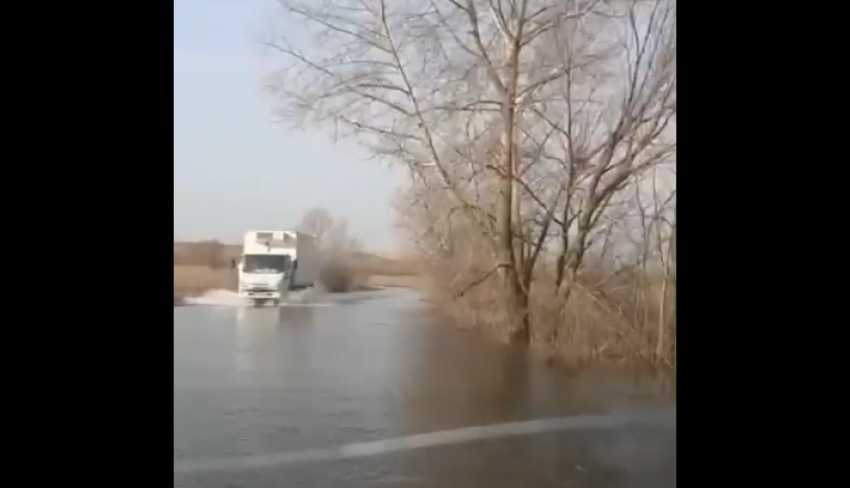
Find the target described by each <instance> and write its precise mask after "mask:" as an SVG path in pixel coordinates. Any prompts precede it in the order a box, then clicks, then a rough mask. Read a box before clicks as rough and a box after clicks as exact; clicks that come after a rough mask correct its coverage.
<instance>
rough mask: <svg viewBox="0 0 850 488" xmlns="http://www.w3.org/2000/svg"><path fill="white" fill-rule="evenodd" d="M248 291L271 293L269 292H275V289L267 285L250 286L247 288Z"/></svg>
mask: <svg viewBox="0 0 850 488" xmlns="http://www.w3.org/2000/svg"><path fill="white" fill-rule="evenodd" d="M248 291H253V292H260V293H271V292H275V291H277V290H275V289H274V288H271V287H268V286H251V287H249V288H248Z"/></svg>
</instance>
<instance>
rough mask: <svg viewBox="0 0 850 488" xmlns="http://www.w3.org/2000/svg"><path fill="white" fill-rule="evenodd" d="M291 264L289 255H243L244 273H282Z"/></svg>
mask: <svg viewBox="0 0 850 488" xmlns="http://www.w3.org/2000/svg"><path fill="white" fill-rule="evenodd" d="M291 266H292V259H291V258H290V257H289V256H281V255H269V254H248V255H246V256H245V257H244V261H243V263H242V271H243V272H244V273H284V272H286V271H289V268H290V267H291Z"/></svg>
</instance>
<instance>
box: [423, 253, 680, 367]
mask: <svg viewBox="0 0 850 488" xmlns="http://www.w3.org/2000/svg"><path fill="white" fill-rule="evenodd" d="M467 259H468V258H467ZM425 269H427V272H426V276H425V277H424V283H425V286H424V292H425V295H426V297H427V298H428V299H429V302H430V303H432V304H433V306H434V309H435V311H437V313H439V314H442V315H443V316H444V317H445V318H446V319H448V320H450V321H451V322H453V323H455V324H458V325H459V326H462V327H469V328H477V329H481V330H483V331H485V332H487V333H488V334H490V335H492V336H494V337H496V338H497V339H500V340H504V341H507V340H508V337H507V335H506V333H507V331H508V329H509V327H508V326H507V322H508V320H509V319H508V311H507V309H506V297H505V296H504V295H503V292H502V290H503V287H501V286H500V285H499V283H498V282H497V279H498V278H497V276H496V275H495V274H494V275H492V276H491V277H489V278H487V279H486V280H484V281H483V282H481V283H479V284H477V285H475V286H471V287H470V286H469V284H470V283H472V282H474V281H475V280H476V279H477V278H479V277H481V276H482V275H484V274H485V273H486V272H487V270H488V269H492V263H491V262H490V260H488V259H486V258H482V257H481V255H479V256H478V257H477V258H476V259H473V260H470V261H467V260H463V261H462V260H458V259H450V258H447V257H446V256H441V257H439V258H432V259H431V260H430V261H429V262H428V265H427V266H426V267H425ZM663 280H664V277H663V275H662V273H661V272H660V271H654V270H649V271H647V270H646V269H643V268H640V267H622V268H620V269H616V270H612V269H608V268H607V267H605V266H603V265H601V264H594V263H592V262H591V263H588V265H587V266H585V268H584V270H583V272H582V274H581V275H580V277H579V279H578V280H577V282H576V283H574V284H573V289H572V292H571V294H570V298H569V300H568V301H566V303H565V301H564V299H563V297H562V296H561V295H559V294H558V293H557V292H556V290H555V287H554V279H553V276H552V275H551V273H549V272H548V270H546V269H545V268H544V267H543V266H541V267H540V269H539V270H537V271H536V272H535V275H534V280H533V281H532V286H531V290H530V293H529V304H528V312H529V319H530V324H531V341H530V345H531V347H532V348H534V349H536V350H538V351H540V352H542V353H544V354H545V355H546V356H548V357H550V358H557V359H559V360H561V361H564V362H566V363H568V364H572V365H578V364H582V363H586V362H591V361H594V362H598V361H603V362H615V363H624V362H629V363H636V362H640V363H645V364H652V365H658V364H661V365H663V366H667V367H674V366H675V360H676V348H675V314H674V313H669V312H668V314H667V317H666V320H667V321H668V324H667V326H666V327H665V329H664V330H666V333H667V334H668V335H669V337H668V338H667V341H666V342H667V346H665V348H664V350H663V351H660V352H661V354H660V355H659V354H658V352H659V351H658V350H657V344H658V331H659V327H658V322H659V320H662V316H661V311H660V304H661V291H662V288H663V287H662V283H663ZM672 302H673V300H672V299H669V301H668V304H672ZM668 306H670V305H668ZM671 308H672V307H671Z"/></svg>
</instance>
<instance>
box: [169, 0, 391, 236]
mask: <svg viewBox="0 0 850 488" xmlns="http://www.w3.org/2000/svg"><path fill="white" fill-rule="evenodd" d="M276 14H277V9H276V5H275V1H274V0H175V1H174V236H175V238H176V239H192V240H194V239H208V238H216V239H219V240H224V241H232V242H239V241H240V240H241V236H242V234H243V233H244V232H245V231H246V230H249V229H257V228H289V227H293V226H295V225H296V224H297V223H298V220H299V219H300V216H301V215H302V214H303V212H304V211H305V210H306V209H308V208H310V207H313V206H322V207H325V208H327V209H328V210H329V211H330V212H331V213H332V214H333V215H334V216H337V217H339V218H345V219H347V220H348V221H349V228H350V229H351V231H352V233H353V234H354V235H355V236H356V237H358V238H360V239H361V240H362V241H363V242H364V243H365V244H366V245H367V246H368V247H370V248H372V249H375V250H387V251H388V250H392V249H393V248H394V247H395V246H396V242H397V239H396V236H395V232H394V231H393V229H392V222H393V218H394V214H393V210H392V208H391V206H390V204H391V199H392V197H393V195H394V194H395V191H396V189H397V188H398V187H399V186H400V185H401V184H402V183H403V181H404V180H403V173H400V172H399V171H390V170H388V169H386V168H385V167H382V166H380V165H378V164H376V163H374V162H371V161H366V160H365V158H363V157H358V155H360V154H362V151H361V150H360V149H359V148H358V147H357V146H356V145H354V144H353V143H351V142H347V143H345V144H343V143H338V144H336V145H334V144H333V142H332V141H331V140H330V138H329V137H327V136H326V135H325V134H322V133H316V132H293V131H290V130H288V129H287V128H286V127H284V126H283V125H281V124H278V123H276V122H275V119H274V116H273V112H272V109H273V100H271V99H270V97H269V95H268V94H267V93H265V92H264V91H263V87H262V81H263V74H264V73H266V72H268V70H269V69H270V68H271V67H273V63H274V60H273V59H270V58H269V57H268V56H267V55H265V54H264V53H263V50H262V49H261V47H260V46H259V42H258V41H259V39H261V38H262V37H263V35H264V34H266V33H267V32H269V29H280V28H284V26H282V25H281V24H280V16H279V15H276ZM290 35H291V32H290Z"/></svg>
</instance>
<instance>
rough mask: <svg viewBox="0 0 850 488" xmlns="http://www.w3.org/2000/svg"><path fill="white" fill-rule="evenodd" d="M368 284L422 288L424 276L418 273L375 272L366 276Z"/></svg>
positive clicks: (381, 286) (378, 286)
mask: <svg viewBox="0 0 850 488" xmlns="http://www.w3.org/2000/svg"><path fill="white" fill-rule="evenodd" d="M365 283H366V285H367V286H369V287H373V288H416V289H418V288H421V287H422V284H423V283H422V278H421V277H420V276H417V275H384V274H373V275H370V276H368V277H367V278H366V281H365Z"/></svg>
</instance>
